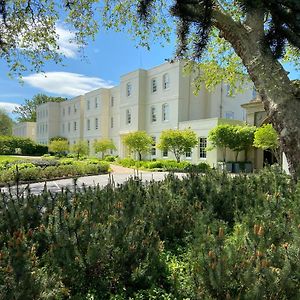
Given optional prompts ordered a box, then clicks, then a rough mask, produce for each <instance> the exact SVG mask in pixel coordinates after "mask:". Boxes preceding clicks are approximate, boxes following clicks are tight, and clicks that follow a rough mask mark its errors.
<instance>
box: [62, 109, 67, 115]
mask: <svg viewBox="0 0 300 300" xmlns="http://www.w3.org/2000/svg"><path fill="white" fill-rule="evenodd" d="M62 114H63V116H64V115H65V114H66V110H65V108H63V111H62Z"/></svg>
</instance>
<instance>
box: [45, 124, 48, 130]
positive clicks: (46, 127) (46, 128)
mask: <svg viewBox="0 0 300 300" xmlns="http://www.w3.org/2000/svg"><path fill="white" fill-rule="evenodd" d="M47 131H48V124H46V125H45V132H47Z"/></svg>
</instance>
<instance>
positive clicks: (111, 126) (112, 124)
mask: <svg viewBox="0 0 300 300" xmlns="http://www.w3.org/2000/svg"><path fill="white" fill-rule="evenodd" d="M110 128H114V118H113V117H111V118H110Z"/></svg>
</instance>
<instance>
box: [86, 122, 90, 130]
mask: <svg viewBox="0 0 300 300" xmlns="http://www.w3.org/2000/svg"><path fill="white" fill-rule="evenodd" d="M86 122H87V130H90V129H91V120H90V119H87V121H86Z"/></svg>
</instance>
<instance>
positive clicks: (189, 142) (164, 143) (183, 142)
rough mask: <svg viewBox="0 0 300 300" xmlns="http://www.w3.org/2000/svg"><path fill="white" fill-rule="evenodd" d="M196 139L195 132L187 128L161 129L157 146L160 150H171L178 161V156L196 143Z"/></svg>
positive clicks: (189, 149) (189, 150)
mask: <svg viewBox="0 0 300 300" xmlns="http://www.w3.org/2000/svg"><path fill="white" fill-rule="evenodd" d="M197 143H198V139H197V135H196V133H195V132H194V131H193V130H191V129H189V128H187V129H184V130H181V129H167V130H164V131H162V133H161V135H160V138H159V144H158V146H157V147H158V148H159V149H161V150H166V151H171V152H172V153H173V154H174V156H175V158H176V160H177V162H180V157H181V156H182V155H184V154H185V153H187V152H191V150H192V149H193V148H194V147H195V146H196V145H197Z"/></svg>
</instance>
